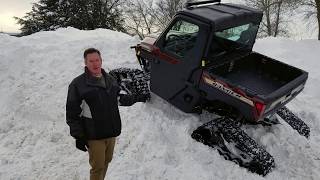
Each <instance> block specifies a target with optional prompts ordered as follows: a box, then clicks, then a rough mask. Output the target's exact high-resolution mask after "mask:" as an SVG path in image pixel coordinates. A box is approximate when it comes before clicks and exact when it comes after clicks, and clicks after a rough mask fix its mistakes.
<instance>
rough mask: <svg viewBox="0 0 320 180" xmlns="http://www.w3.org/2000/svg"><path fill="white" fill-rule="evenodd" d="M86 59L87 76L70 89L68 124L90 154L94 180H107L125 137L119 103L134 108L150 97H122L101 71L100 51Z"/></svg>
mask: <svg viewBox="0 0 320 180" xmlns="http://www.w3.org/2000/svg"><path fill="white" fill-rule="evenodd" d="M83 57H84V63H85V65H86V67H85V72H84V73H83V74H81V75H80V76H78V77H76V78H75V79H73V81H72V82H71V84H70V85H69V89H68V97H67V104H66V120H67V124H68V125H69V126H70V134H71V136H73V137H74V138H75V139H76V147H77V148H78V149H80V150H82V151H87V150H88V152H89V164H90V165H91V169H90V180H103V179H104V177H105V175H106V172H107V169H108V164H109V162H110V161H111V159H112V156H113V149H114V146H115V141H116V138H115V137H117V136H119V135H120V133H121V119H120V114H119V109H118V103H120V105H124V106H130V105H132V104H134V103H135V102H145V101H146V99H147V97H145V96H143V95H139V96H132V95H126V94H120V93H119V92H120V87H119V86H118V84H117V81H116V80H115V79H114V78H113V77H112V76H111V75H109V74H108V73H106V72H105V71H104V70H103V69H102V68H101V66H102V59H101V56H100V52H99V51H98V50H97V49H94V48H89V49H87V50H85V51H84V55H83Z"/></svg>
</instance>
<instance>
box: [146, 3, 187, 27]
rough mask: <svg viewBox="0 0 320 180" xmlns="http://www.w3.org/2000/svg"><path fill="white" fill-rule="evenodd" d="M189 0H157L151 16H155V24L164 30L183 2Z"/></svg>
mask: <svg viewBox="0 0 320 180" xmlns="http://www.w3.org/2000/svg"><path fill="white" fill-rule="evenodd" d="M189 1H190V0H158V1H157V3H156V5H155V11H153V13H152V16H153V17H154V18H155V20H156V23H157V26H158V27H159V28H160V29H161V30H164V29H165V28H166V26H167V25H168V24H169V23H170V21H171V19H172V18H173V17H174V15H175V14H176V13H177V12H178V11H180V10H182V9H183V7H184V4H185V3H186V2H189Z"/></svg>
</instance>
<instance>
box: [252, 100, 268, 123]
mask: <svg viewBox="0 0 320 180" xmlns="http://www.w3.org/2000/svg"><path fill="white" fill-rule="evenodd" d="M254 106H255V108H256V113H257V116H256V118H257V119H259V118H260V117H261V115H262V114H263V112H264V110H265V108H266V105H265V104H263V103H261V102H257V101H256V102H255V103H254Z"/></svg>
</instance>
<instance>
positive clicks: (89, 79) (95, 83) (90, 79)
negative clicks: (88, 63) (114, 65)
mask: <svg viewBox="0 0 320 180" xmlns="http://www.w3.org/2000/svg"><path fill="white" fill-rule="evenodd" d="M84 71H85V77H86V83H87V84H88V85H90V86H97V87H102V88H104V87H103V86H101V85H100V83H99V82H98V81H97V80H96V79H95V77H93V76H92V75H91V73H90V72H89V69H88V68H87V67H85V70H84ZM101 73H102V76H103V77H104V80H105V83H106V89H107V90H108V91H109V90H110V88H111V85H112V82H111V81H110V79H111V78H110V77H109V76H110V75H108V74H107V73H106V71H105V70H104V69H101Z"/></svg>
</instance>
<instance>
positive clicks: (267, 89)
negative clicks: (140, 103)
mask: <svg viewBox="0 0 320 180" xmlns="http://www.w3.org/2000/svg"><path fill="white" fill-rule="evenodd" d="M262 16H263V14H262V12H261V11H259V10H256V9H252V8H249V7H245V6H242V5H235V4H223V3H220V1H203V2H194V3H187V4H186V9H185V10H182V11H180V12H178V13H177V14H176V15H175V17H174V18H173V19H172V21H171V23H170V24H169V25H168V27H167V28H166V30H165V31H164V32H162V34H161V35H160V36H159V37H158V38H151V37H147V38H145V39H144V40H143V41H142V42H141V43H140V44H138V45H137V46H134V48H135V50H136V55H137V58H138V61H139V63H140V65H141V67H142V69H143V72H142V71H140V70H137V69H136V70H131V69H126V68H121V69H115V70H112V71H111V72H110V74H112V75H113V76H114V77H115V78H116V79H117V80H118V82H119V83H120V84H121V86H122V87H123V89H124V90H125V91H127V92H128V93H135V94H146V95H149V93H150V92H149V81H150V90H151V91H152V92H153V93H154V94H156V95H158V96H160V97H161V98H163V99H165V100H166V101H168V102H169V103H171V104H173V105H174V106H175V107H177V108H179V109H180V110H182V111H184V112H186V113H201V112H203V111H208V112H210V113H214V114H216V115H218V116H216V117H218V118H214V119H213V120H211V121H209V122H207V123H205V124H204V125H202V126H200V127H199V128H197V129H196V130H195V131H194V132H193V133H192V135H191V136H192V137H193V138H194V139H195V140H197V141H200V142H202V143H204V144H205V145H208V146H211V147H213V148H216V149H217V150H218V152H219V153H220V154H221V155H223V156H224V157H225V158H226V159H228V160H231V161H234V162H235V163H237V164H239V165H240V166H243V167H246V168H247V169H249V170H250V171H252V172H256V173H258V174H261V175H266V174H267V173H268V172H270V171H271V170H272V168H273V167H274V166H275V163H274V159H273V157H272V156H271V155H270V154H269V153H268V152H267V151H266V150H265V149H264V148H263V147H262V146H261V145H259V144H257V143H256V142H255V141H254V140H253V139H252V138H250V137H249V136H248V135H247V134H246V133H245V132H244V131H243V130H242V129H241V125H242V124H243V123H248V122H249V123H254V124H263V125H272V124H276V123H278V121H277V117H276V116H275V114H278V115H279V116H280V117H281V118H282V119H283V120H284V121H286V122H287V123H288V124H289V125H290V126H292V127H293V128H294V129H295V130H297V131H298V132H299V133H300V134H301V135H303V136H305V137H309V134H310V129H309V127H308V126H307V125H306V124H305V123H304V122H303V121H302V120H301V119H300V118H298V117H297V116H295V115H294V114H293V113H292V112H291V111H290V110H289V109H287V108H286V107H285V104H287V103H288V102H289V101H290V100H292V99H293V98H294V97H295V96H296V95H297V94H299V93H300V92H301V91H302V90H303V88H304V85H305V83H306V81H307V78H308V73H307V72H305V71H303V70H300V69H298V68H295V67H292V66H290V65H288V64H285V63H282V62H279V61H277V60H275V59H272V58H270V57H267V56H264V55H262V54H259V53H257V52H253V51H252V47H253V45H254V42H255V38H256V35H257V31H258V28H259V24H260V22H261V19H262Z"/></svg>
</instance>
